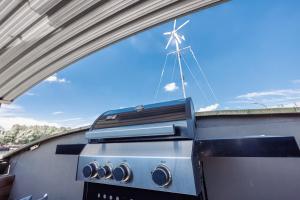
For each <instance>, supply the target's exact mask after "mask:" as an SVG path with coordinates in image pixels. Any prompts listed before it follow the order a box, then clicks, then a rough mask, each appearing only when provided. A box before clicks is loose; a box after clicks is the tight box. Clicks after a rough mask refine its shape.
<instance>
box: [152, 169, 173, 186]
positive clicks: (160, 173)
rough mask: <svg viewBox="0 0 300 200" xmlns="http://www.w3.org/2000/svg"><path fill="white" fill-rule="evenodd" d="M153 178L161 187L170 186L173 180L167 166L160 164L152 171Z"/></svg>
mask: <svg viewBox="0 0 300 200" xmlns="http://www.w3.org/2000/svg"><path fill="white" fill-rule="evenodd" d="M152 180H153V182H154V183H155V184H157V185H158V186H160V187H165V186H168V185H169V184H170V183H171V181H172V177H171V172H170V170H169V169H168V168H167V167H166V166H164V165H159V166H158V167H156V168H155V170H154V171H153V172H152Z"/></svg>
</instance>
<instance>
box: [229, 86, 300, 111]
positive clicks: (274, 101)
mask: <svg viewBox="0 0 300 200" xmlns="http://www.w3.org/2000/svg"><path fill="white" fill-rule="evenodd" d="M297 102H300V89H279V90H267V91H257V92H250V93H246V94H242V95H239V96H237V97H236V98H235V100H234V101H231V103H238V104H255V105H261V106H263V107H270V108H275V107H295V106H296V105H297Z"/></svg>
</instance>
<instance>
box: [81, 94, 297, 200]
mask: <svg viewBox="0 0 300 200" xmlns="http://www.w3.org/2000/svg"><path fill="white" fill-rule="evenodd" d="M86 138H87V139H88V141H89V142H88V144H87V145H85V147H84V148H83V150H82V151H81V153H80V154H79V158H78V166H77V174H76V179H77V180H78V181H84V183H85V186H84V196H83V199H109V200H127V199H128V200H139V199H140V200H147V199H156V200H160V199H174V200H175V199H180V200H182V199H191V200H194V199H198V200H199V199H207V198H206V195H205V180H204V176H203V174H204V171H203V168H202V162H201V160H202V158H203V157H209V156H218V157H237V156H238V157H261V156H263V157H298V156H299V155H300V151H299V148H298V145H297V143H296V141H295V139H294V138H293V137H264V136H258V137H253V136H251V137H244V138H231V139H222V138H218V139H215V140H212V139H211V140H203V139H201V137H199V134H198V133H197V130H196V120H195V115H194V109H193V103H192V100H191V99H190V98H187V99H182V100H176V101H170V102H165V103H157V104H151V105H144V106H136V107H131V108H125V109H118V110H111V111H108V112H105V113H103V114H102V115H101V116H100V117H99V118H98V119H96V121H95V122H94V123H93V125H92V126H91V128H90V130H89V131H88V132H86ZM274 147H276V148H274Z"/></svg>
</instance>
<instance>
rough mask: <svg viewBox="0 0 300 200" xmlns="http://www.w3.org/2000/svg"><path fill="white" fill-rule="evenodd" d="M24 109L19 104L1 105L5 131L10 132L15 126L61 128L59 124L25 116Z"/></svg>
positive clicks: (0, 123)
mask: <svg viewBox="0 0 300 200" xmlns="http://www.w3.org/2000/svg"><path fill="white" fill-rule="evenodd" d="M23 114H24V109H23V107H22V106H20V105H17V104H9V105H5V104H4V105H1V108H0V126H1V127H3V128H4V129H5V130H9V129H10V128H11V127H12V126H13V125H15V124H20V125H27V126H32V125H49V126H57V127H58V126H59V125H58V124H57V123H51V122H47V121H45V120H40V119H38V120H37V119H34V118H31V117H25V116H23Z"/></svg>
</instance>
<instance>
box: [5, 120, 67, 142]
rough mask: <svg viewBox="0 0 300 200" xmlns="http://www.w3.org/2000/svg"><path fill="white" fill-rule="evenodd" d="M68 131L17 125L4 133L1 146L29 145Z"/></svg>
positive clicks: (56, 128) (49, 127) (61, 128)
mask: <svg viewBox="0 0 300 200" xmlns="http://www.w3.org/2000/svg"><path fill="white" fill-rule="evenodd" d="M66 130H68V128H65V127H60V128H58V127H54V126H25V125H18V124H16V125H13V126H12V128H11V129H10V130H8V131H4V133H3V134H1V135H0V144H2V145H12V144H27V143H29V142H33V141H35V140H38V139H40V138H42V137H47V136H50V135H54V134H57V133H60V132H63V131H66Z"/></svg>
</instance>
